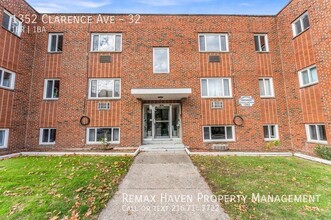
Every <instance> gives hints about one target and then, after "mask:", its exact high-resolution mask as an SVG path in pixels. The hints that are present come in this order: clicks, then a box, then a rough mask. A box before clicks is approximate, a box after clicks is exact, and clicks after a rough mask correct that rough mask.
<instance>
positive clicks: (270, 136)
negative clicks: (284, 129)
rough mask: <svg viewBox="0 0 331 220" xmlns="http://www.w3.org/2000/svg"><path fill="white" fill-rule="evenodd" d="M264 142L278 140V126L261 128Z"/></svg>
mask: <svg viewBox="0 0 331 220" xmlns="http://www.w3.org/2000/svg"><path fill="white" fill-rule="evenodd" d="M263 133H264V140H265V141H273V140H278V139H279V137H278V125H265V126H263Z"/></svg>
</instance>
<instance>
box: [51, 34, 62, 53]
mask: <svg viewBox="0 0 331 220" xmlns="http://www.w3.org/2000/svg"><path fill="white" fill-rule="evenodd" d="M62 49H63V34H49V37H48V52H50V53H58V52H62Z"/></svg>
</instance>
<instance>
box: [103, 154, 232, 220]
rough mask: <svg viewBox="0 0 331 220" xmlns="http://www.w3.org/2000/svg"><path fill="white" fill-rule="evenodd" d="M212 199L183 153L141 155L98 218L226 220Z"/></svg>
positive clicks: (201, 179) (203, 182)
mask: <svg viewBox="0 0 331 220" xmlns="http://www.w3.org/2000/svg"><path fill="white" fill-rule="evenodd" d="M212 196H213V194H212V192H211V191H210V189H209V187H208V185H207V184H206V182H205V181H204V179H203V178H202V177H201V176H200V174H199V172H198V171H197V169H196V168H195V167H194V165H193V164H192V162H191V160H190V158H189V157H188V156H187V154H186V153H185V152H184V151H172V152H148V153H147V152H146V153H141V154H140V155H138V157H136V159H135V161H134V163H133V165H132V166H131V168H130V171H129V173H128V174H127V176H126V177H125V179H124V180H123V182H122V183H121V185H120V187H119V191H118V192H117V193H116V194H115V195H114V197H113V198H112V199H111V200H110V201H109V203H108V205H107V207H106V208H105V209H104V210H103V211H102V213H101V214H100V216H99V219H100V220H108V219H116V220H119V219H121V220H122V219H123V220H125V219H148V220H149V219H160V220H163V219H177V220H179V219H182V220H184V219H185V220H186V219H190V220H194V219H196V220H203V219H206V220H207V219H208V220H209V219H212V220H216V219H229V217H228V216H227V214H225V213H224V211H223V209H222V208H220V206H219V205H218V203H217V202H214V201H213V197H212Z"/></svg>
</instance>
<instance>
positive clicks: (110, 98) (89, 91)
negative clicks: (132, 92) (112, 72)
mask: <svg viewBox="0 0 331 220" xmlns="http://www.w3.org/2000/svg"><path fill="white" fill-rule="evenodd" d="M92 80H97V81H98V80H113V81H114V88H113V97H101V98H99V97H91V88H92V87H91V81H92ZM116 80H118V81H120V89H119V95H120V96H119V97H114V95H115V81H116ZM121 89H122V82H121V79H120V78H89V81H88V96H87V97H88V99H89V100H119V99H121V95H122V92H121ZM97 90H98V89H97ZM97 93H98V92H97ZM97 96H98V94H97Z"/></svg>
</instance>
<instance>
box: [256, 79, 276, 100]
mask: <svg viewBox="0 0 331 220" xmlns="http://www.w3.org/2000/svg"><path fill="white" fill-rule="evenodd" d="M259 84H260V96H261V97H262V98H270V97H274V96H275V94H274V85H273V81H272V78H261V79H259Z"/></svg>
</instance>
